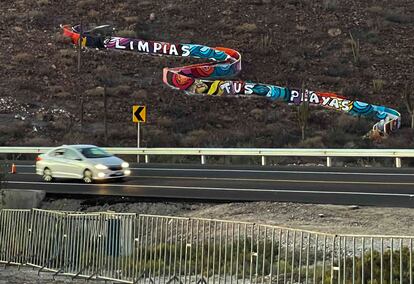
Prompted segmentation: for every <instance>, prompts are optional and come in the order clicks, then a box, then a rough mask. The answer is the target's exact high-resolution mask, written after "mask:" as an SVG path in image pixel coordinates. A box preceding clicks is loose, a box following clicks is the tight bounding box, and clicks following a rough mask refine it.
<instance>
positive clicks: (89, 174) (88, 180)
mask: <svg viewBox="0 0 414 284" xmlns="http://www.w3.org/2000/svg"><path fill="white" fill-rule="evenodd" d="M92 181H93V179H92V172H91V171H90V170H85V171H84V172H83V182H84V183H92Z"/></svg>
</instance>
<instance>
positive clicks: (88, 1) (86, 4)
mask: <svg viewBox="0 0 414 284" xmlns="http://www.w3.org/2000/svg"><path fill="white" fill-rule="evenodd" d="M97 4H98V1H97V0H80V1H78V2H77V3H76V7H77V8H79V9H85V8H90V7H92V6H96V5H97Z"/></svg>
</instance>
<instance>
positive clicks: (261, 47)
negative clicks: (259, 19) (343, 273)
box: [257, 32, 275, 55]
mask: <svg viewBox="0 0 414 284" xmlns="http://www.w3.org/2000/svg"><path fill="white" fill-rule="evenodd" d="M257 47H258V50H257V51H258V52H259V53H260V54H264V55H267V54H271V53H273V52H274V51H275V48H274V46H273V33H272V32H269V33H266V34H263V35H261V36H260V41H259V44H258V46H257Z"/></svg>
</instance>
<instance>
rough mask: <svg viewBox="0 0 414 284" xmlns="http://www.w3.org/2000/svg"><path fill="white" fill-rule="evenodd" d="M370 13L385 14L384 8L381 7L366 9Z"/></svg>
mask: <svg viewBox="0 0 414 284" xmlns="http://www.w3.org/2000/svg"><path fill="white" fill-rule="evenodd" d="M366 10H367V11H368V12H370V13H372V14H383V12H384V8H383V7H381V6H371V7H368V8H367V9H366Z"/></svg>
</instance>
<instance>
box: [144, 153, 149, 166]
mask: <svg viewBox="0 0 414 284" xmlns="http://www.w3.org/2000/svg"><path fill="white" fill-rule="evenodd" d="M145 163H146V164H148V163H149V155H145Z"/></svg>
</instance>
